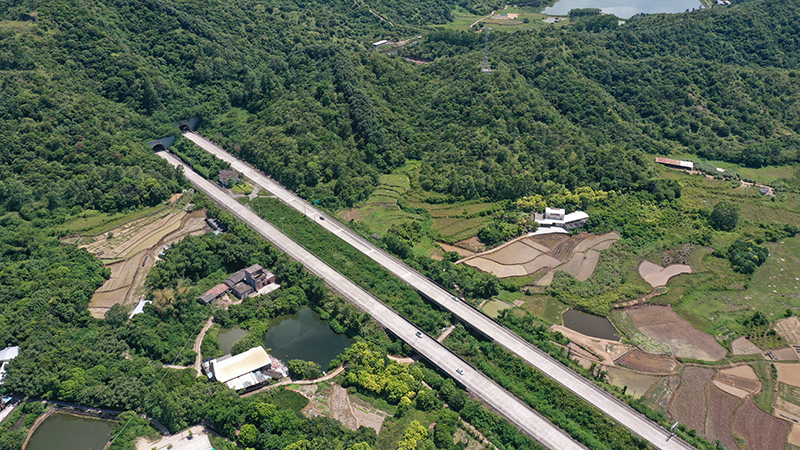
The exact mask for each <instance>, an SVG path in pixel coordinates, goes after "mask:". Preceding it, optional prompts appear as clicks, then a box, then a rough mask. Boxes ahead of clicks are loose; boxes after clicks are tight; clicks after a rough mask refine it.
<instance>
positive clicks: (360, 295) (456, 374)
mask: <svg viewBox="0 0 800 450" xmlns="http://www.w3.org/2000/svg"><path fill="white" fill-rule="evenodd" d="M157 154H158V155H159V156H160V157H162V158H164V159H165V160H167V162H168V163H170V164H171V165H173V166H175V167H179V166H183V167H184V176H185V177H186V178H187V179H188V180H189V182H190V183H191V184H192V186H194V187H195V188H196V189H198V190H200V191H202V192H204V193H205V194H206V195H208V196H209V197H210V198H211V199H212V200H214V201H215V202H216V203H217V204H219V205H220V206H222V207H223V208H225V209H226V210H228V211H229V212H230V213H231V214H233V215H234V216H235V217H237V218H238V219H239V220H241V221H242V222H244V223H245V224H247V225H248V226H250V227H251V228H252V229H253V230H255V231H256V232H257V233H259V234H260V235H261V236H263V237H264V238H265V239H267V240H268V241H270V242H271V243H272V244H273V245H275V246H276V247H277V248H278V249H280V250H281V251H283V252H284V253H286V254H287V255H288V256H289V257H290V258H292V259H294V260H296V261H299V262H301V263H302V264H303V265H304V266H305V267H306V269H308V271H309V272H311V273H313V274H315V275H317V276H318V277H320V278H322V279H323V280H325V282H326V283H327V284H328V285H329V286H331V288H333V289H334V290H336V291H337V292H338V293H339V294H341V295H342V296H343V297H344V298H346V299H347V300H349V301H350V302H352V303H353V304H354V305H356V306H357V307H358V308H359V309H361V310H362V311H366V312H367V313H369V314H370V315H371V316H372V318H373V319H374V320H375V321H377V322H378V323H379V324H380V325H381V326H383V327H385V328H387V329H388V330H389V331H391V332H392V333H393V334H394V335H395V336H397V337H398V338H400V339H402V340H403V341H405V342H406V343H407V344H408V345H410V346H411V347H412V348H413V349H414V350H415V351H416V352H418V353H419V354H420V355H422V356H423V357H424V358H425V359H427V360H428V361H430V362H431V363H432V364H434V365H435V366H437V367H438V368H439V369H440V370H442V371H443V372H444V373H446V374H448V375H449V376H451V377H453V379H455V380H456V381H457V382H458V383H459V384H461V385H462V386H464V387H465V388H467V390H469V392H471V393H472V394H474V395H476V396H477V397H478V398H480V399H481V400H482V401H484V402H485V403H486V404H488V405H489V406H491V407H492V408H493V409H494V410H495V411H497V412H498V413H500V414H501V415H502V416H503V417H505V418H506V419H508V421H509V422H511V423H513V424H514V425H516V426H517V427H518V428H519V429H521V430H522V431H523V432H524V433H525V434H527V435H529V436H531V437H532V438H533V439H535V440H536V441H537V442H539V443H541V444H542V445H544V446H545V447H547V448H549V449H552V450H585V449H584V447H583V446H581V445H580V444H578V443H577V442H575V441H574V440H573V439H572V438H571V437H570V436H568V435H566V434H565V433H564V432H563V431H562V430H560V429H559V428H557V427H556V426H554V425H553V424H551V423H550V422H548V421H547V420H546V419H544V418H542V417H541V416H539V414H538V413H536V412H535V411H533V410H532V409H531V408H529V407H528V406H527V405H525V404H524V403H523V402H522V401H521V400H519V399H518V398H517V397H515V396H514V395H512V394H511V393H509V392H508V391H506V390H505V389H503V388H502V387H500V386H499V385H498V384H496V383H495V382H494V381H492V380H491V379H490V378H488V377H487V376H486V375H484V374H483V373H481V372H480V371H478V370H476V369H475V368H473V367H472V366H470V365H469V364H468V363H467V362H465V361H464V360H462V359H461V358H459V357H458V356H456V355H455V354H454V353H453V352H451V351H450V350H448V349H447V348H446V347H445V346H443V345H442V344H440V343H439V342H437V341H436V339H434V338H432V337H430V336H428V335H426V334H425V333H424V332H422V330H420V329H419V328H417V327H416V326H414V325H413V324H412V323H411V322H409V321H407V320H406V319H405V318H403V317H402V316H400V315H399V314H397V313H396V312H394V311H393V310H392V309H390V308H389V307H387V306H386V305H384V304H383V303H381V302H380V301H379V300H378V299H376V298H375V297H373V296H372V295H371V294H369V293H368V292H366V291H365V290H363V289H362V288H360V287H359V286H357V285H356V284H355V283H353V282H352V281H350V280H349V279H347V278H346V277H344V276H343V275H342V274H340V273H339V272H337V271H335V270H333V269H332V268H331V267H330V266H328V265H327V264H325V263H324V262H322V261H321V260H320V259H319V258H317V257H316V256H314V255H313V254H311V253H310V252H309V251H307V250H306V249H305V248H303V247H302V246H300V245H299V244H297V243H296V242H294V241H292V240H291V239H289V237H288V236H286V235H284V234H283V233H281V232H280V231H279V230H278V229H277V228H275V227H274V226H272V225H271V224H269V223H268V222H267V221H265V220H264V219H262V218H261V217H259V216H258V215H257V214H256V213H254V212H253V211H252V210H250V209H249V208H248V207H246V206H244V205H242V204H241V203H239V202H238V201H237V200H236V199H234V198H233V197H231V196H230V195H229V194H228V193H227V192H225V191H224V190H222V188H220V187H219V186H217V185H216V184H214V183H211V182H210V181H208V180H206V179H205V178H203V177H202V176H200V175H199V174H198V173H197V172H195V171H193V170H192V169H191V168H190V166H188V165H186V164H184V163H183V162H182V161H181V160H180V159H178V158H177V157H176V156H175V155H172V154H170V153H167V152H163V151H162V152H158V153H157ZM418 333H419V334H418Z"/></svg>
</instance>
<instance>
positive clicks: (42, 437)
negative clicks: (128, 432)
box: [26, 412, 117, 450]
mask: <svg viewBox="0 0 800 450" xmlns="http://www.w3.org/2000/svg"><path fill="white" fill-rule="evenodd" d="M115 428H117V422H113V421H110V420H101V419H95V418H92V417H83V416H73V415H71V414H66V413H61V412H57V413H55V414H53V415H52V416H50V417H48V418H47V419H45V421H44V422H42V424H41V425H39V427H37V428H36V430H35V431H34V432H33V436H31V440H30V441H29V442H28V446H27V447H26V450H53V449H55V448H57V449H59V450H103V447H105V445H106V443H107V442H108V440H109V439H111V432H112V431H113V430H114V429H115Z"/></svg>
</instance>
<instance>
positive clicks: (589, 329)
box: [561, 309, 622, 341]
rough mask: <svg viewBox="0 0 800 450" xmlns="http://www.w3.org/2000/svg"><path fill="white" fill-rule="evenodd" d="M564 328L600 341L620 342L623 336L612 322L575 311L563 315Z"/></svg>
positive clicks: (568, 311)
mask: <svg viewBox="0 0 800 450" xmlns="http://www.w3.org/2000/svg"><path fill="white" fill-rule="evenodd" d="M561 318H562V319H563V320H564V326H565V327H567V328H569V329H570V330H574V331H577V332H578V333H581V334H585V335H586V336H591V337H594V338H599V339H608V340H610V341H618V340H620V338H621V337H622V336H620V334H619V332H618V331H617V329H616V328H614V325H612V324H611V322H609V321H608V319H606V318H605V317H600V316H594V315H592V314H586V313H585V312H580V311H577V310H574V309H568V310H566V311H564V314H562V315H561Z"/></svg>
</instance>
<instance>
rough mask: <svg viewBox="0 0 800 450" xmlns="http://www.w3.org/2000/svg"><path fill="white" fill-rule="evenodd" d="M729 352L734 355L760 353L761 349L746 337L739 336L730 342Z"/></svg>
mask: <svg viewBox="0 0 800 450" xmlns="http://www.w3.org/2000/svg"><path fill="white" fill-rule="evenodd" d="M731 353H733V354H734V355H757V354H759V353H761V349H760V348H758V346H756V344H753V343H752V342H750V341H748V340H747V338H746V337H744V336H740V337H738V338H736V339H734V340H733V342H731Z"/></svg>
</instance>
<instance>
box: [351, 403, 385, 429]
mask: <svg viewBox="0 0 800 450" xmlns="http://www.w3.org/2000/svg"><path fill="white" fill-rule="evenodd" d="M350 406H351V411H352V412H353V415H354V416H355V418H356V421H357V422H358V426H359V427H360V426H365V427H367V428H372V429H373V430H375V433H376V434H379V433H380V432H381V427H382V426H383V421H384V419H386V416H387V415H388V414H387V413H386V412H385V411H382V410H380V409H376V408H375V407H374V406H372V405H370V404H368V403H366V402H363V401H361V400H358V399H356V398H355V397H351V398H350Z"/></svg>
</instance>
